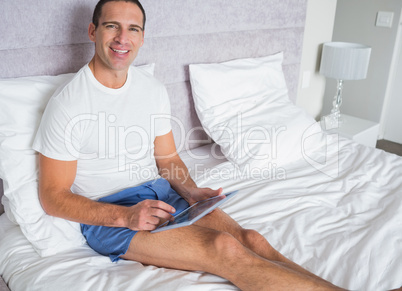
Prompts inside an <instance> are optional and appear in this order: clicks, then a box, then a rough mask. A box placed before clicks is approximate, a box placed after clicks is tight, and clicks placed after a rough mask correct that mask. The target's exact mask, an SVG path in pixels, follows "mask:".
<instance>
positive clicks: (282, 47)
mask: <svg viewBox="0 0 402 291" xmlns="http://www.w3.org/2000/svg"><path fill="white" fill-rule="evenodd" d="M141 2H142V3H143V6H144V8H145V10H146V12H147V18H148V22H147V24H146V33H145V44H144V46H143V47H142V49H141V51H140V54H139V56H138V58H137V60H136V61H135V64H145V63H156V68H155V76H156V77H157V78H158V79H159V80H160V81H162V82H163V83H164V84H165V85H166V87H167V90H168V92H169V95H170V99H171V105H172V114H173V115H174V116H175V117H177V118H178V119H179V120H181V121H182V122H183V124H184V125H185V129H186V133H187V132H188V131H189V130H190V129H191V128H195V127H199V126H200V122H199V120H198V118H197V115H196V113H195V110H194V106H193V101H192V97H191V88H190V84H189V81H188V80H189V75H188V65H189V64H191V63H210V62H221V61H226V60H231V59H237V58H243V57H257V56H266V55H269V54H273V53H276V52H279V51H284V55H285V60H284V72H285V76H286V81H287V83H288V87H289V95H290V98H291V99H292V100H293V101H295V99H296V93H297V84H298V75H299V64H300V60H301V50H302V42H303V32H304V23H305V16H306V5H307V0H247V1H244V0H203V1H200V0H142V1H141ZM96 3H97V0H86V1H82V0H41V1H37V0H35V1H32V0H19V1H14V0H2V1H0V11H1V13H2V17H0V35H1V38H2V41H1V42H0V64H1V66H0V78H14V77H21V76H32V75H57V74H61V73H67V72H75V71H77V70H78V69H79V68H80V67H82V66H83V65H84V64H85V63H87V62H88V61H89V60H90V58H91V57H92V54H93V44H92V43H91V42H90V41H89V39H88V37H87V28H88V24H89V22H90V21H91V16H92V10H93V8H94V6H95V4H96ZM173 130H174V134H175V138H176V142H177V143H179V141H180V140H181V138H184V137H182V136H180V132H179V130H178V126H177V125H175V124H173ZM190 138H191V139H192V140H200V141H199V142H197V143H192V145H191V146H193V147H196V146H199V145H201V144H202V143H203V141H204V142H205V141H206V140H207V138H206V134H205V133H204V132H203V131H201V130H196V131H194V133H193V134H192V135H191V137H190ZM0 195H1V193H0ZM0 211H1V209H0Z"/></svg>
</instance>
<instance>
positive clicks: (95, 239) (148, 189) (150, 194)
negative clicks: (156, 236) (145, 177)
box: [81, 178, 189, 262]
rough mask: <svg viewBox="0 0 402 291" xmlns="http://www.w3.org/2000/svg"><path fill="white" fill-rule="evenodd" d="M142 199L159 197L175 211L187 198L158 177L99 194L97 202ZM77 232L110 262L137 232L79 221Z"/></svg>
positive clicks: (127, 202) (122, 202)
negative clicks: (106, 194)
mask: <svg viewBox="0 0 402 291" xmlns="http://www.w3.org/2000/svg"><path fill="white" fill-rule="evenodd" d="M146 199H152V200H162V201H164V202H166V203H168V204H170V205H171V206H173V207H174V208H175V209H176V213H180V212H181V211H183V210H184V209H186V208H187V207H188V206H189V204H188V203H187V201H186V200H184V199H183V198H182V197H181V196H180V195H179V194H177V192H176V191H174V190H173V189H172V188H171V187H170V184H169V182H168V181H167V180H165V179H162V178H161V179H157V180H154V181H150V182H147V183H145V184H142V185H140V186H137V187H133V188H129V189H125V190H123V191H120V192H117V193H115V194H112V195H110V196H106V197H103V198H101V199H99V201H102V202H106V203H111V204H118V205H123V206H132V205H135V204H137V203H138V202H141V201H143V200H146ZM81 232H82V234H83V235H84V237H85V238H86V240H87V242H88V245H89V246H90V247H91V248H92V249H94V250H95V251H97V252H98V253H100V254H102V255H105V256H109V257H110V259H111V260H112V262H116V261H118V260H119V259H120V256H122V255H124V254H125V253H126V252H127V250H128V247H129V245H130V242H131V240H132V238H133V237H134V235H135V234H136V233H137V231H133V230H131V229H128V228H125V227H107V226H96V225H88V224H81Z"/></svg>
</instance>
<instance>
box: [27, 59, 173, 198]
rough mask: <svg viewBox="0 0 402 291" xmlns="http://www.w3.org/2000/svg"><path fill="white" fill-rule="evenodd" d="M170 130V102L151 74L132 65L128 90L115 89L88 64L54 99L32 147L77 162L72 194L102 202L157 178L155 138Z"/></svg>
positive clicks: (123, 88) (53, 157)
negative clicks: (109, 195)
mask: <svg viewBox="0 0 402 291" xmlns="http://www.w3.org/2000/svg"><path fill="white" fill-rule="evenodd" d="M170 130H171V125H170V103H169V98H168V95H167V92H166V89H165V87H164V86H163V85H162V84H161V83H160V82H159V81H157V80H156V79H155V78H154V77H153V76H152V75H150V74H149V73H147V72H145V71H143V70H141V69H138V68H135V67H130V69H129V71H128V77H127V80H126V82H125V84H124V86H123V87H121V88H119V89H111V88H108V87H105V86H103V85H102V84H101V83H99V82H98V81H97V80H96V78H95V77H94V75H93V74H92V72H91V70H90V68H89V67H88V65H86V66H84V67H83V68H82V69H81V70H80V71H79V72H78V73H77V74H76V75H75V76H74V78H73V79H72V80H71V81H70V82H68V83H67V84H66V85H65V86H62V87H61V88H59V89H58V90H57V91H56V92H55V94H54V95H53V97H52V98H51V99H50V101H49V103H48V105H47V107H46V110H45V112H44V114H43V117H42V121H41V124H40V127H39V130H38V133H37V135H36V138H35V141H34V144H33V148H34V149H35V150H36V151H38V152H40V153H42V154H43V155H44V156H46V157H49V158H52V159H56V160H63V161H74V160H77V174H76V178H75V181H74V184H73V186H72V187H71V190H72V191H73V193H77V194H80V195H84V196H86V197H88V198H91V199H98V198H100V197H103V196H106V195H108V194H111V193H115V192H117V191H119V190H122V189H125V188H128V187H133V186H137V185H139V184H142V183H144V182H146V181H149V180H152V179H155V178H157V177H158V174H157V168H156V163H155V158H154V139H155V137H156V136H160V135H164V134H167V133H169V131H170Z"/></svg>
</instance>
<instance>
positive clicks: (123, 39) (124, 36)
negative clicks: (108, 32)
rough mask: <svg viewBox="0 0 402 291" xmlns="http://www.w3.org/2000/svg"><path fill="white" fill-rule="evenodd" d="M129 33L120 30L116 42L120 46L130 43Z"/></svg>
mask: <svg viewBox="0 0 402 291" xmlns="http://www.w3.org/2000/svg"><path fill="white" fill-rule="evenodd" d="M128 37H129V35H128V31H127V30H126V29H122V28H121V29H119V30H118V32H117V34H116V36H115V38H114V40H115V41H116V42H118V43H120V44H126V43H127V42H128Z"/></svg>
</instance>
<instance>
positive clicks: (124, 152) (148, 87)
mask: <svg viewBox="0 0 402 291" xmlns="http://www.w3.org/2000/svg"><path fill="white" fill-rule="evenodd" d="M144 28H145V12H144V9H143V7H142V6H141V4H140V3H139V2H138V1H135V0H131V1H128V0H125V1H118V0H101V1H99V3H98V4H97V6H96V8H95V11H94V17H93V23H91V24H90V25H89V29H88V34H89V38H90V39H91V40H92V41H93V42H94V43H95V54H94V57H93V58H92V60H91V61H90V62H89V64H87V65H85V66H84V67H83V68H82V69H81V70H80V71H79V72H78V73H77V74H76V75H75V76H74V78H73V79H72V80H71V81H69V82H68V83H67V84H65V85H64V86H63V87H61V88H59V89H58V90H57V91H56V92H55V94H54V96H53V97H52V98H51V100H50V101H49V104H48V106H47V108H46V111H45V113H44V115H43V119H42V122H41V125H40V128H39V130H38V133H37V136H36V139H35V142H34V148H35V149H36V150H37V151H38V152H39V153H40V155H39V164H40V179H39V180H40V181H39V188H40V189H39V195H40V201H41V204H42V207H43V209H44V210H45V211H46V212H47V213H48V214H49V215H53V216H57V217H62V218H64V219H69V220H72V221H76V222H79V223H81V226H82V232H83V234H84V236H85V237H86V239H87V241H88V244H89V245H90V246H91V247H92V248H93V249H94V250H96V251H97V252H99V253H101V254H103V255H107V256H109V257H110V258H111V260H112V261H118V260H119V259H127V260H135V261H138V262H141V263H144V264H152V265H155V266H159V267H167V268H174V269H181V270H193V271H205V272H210V273H213V274H216V275H219V276H222V277H224V278H226V279H228V280H230V281H231V282H233V283H234V284H235V285H237V286H238V287H239V288H241V289H243V290H272V289H273V290H283V289H287V290H289V289H290V290H296V289H302V290H333V289H336V287H335V286H333V285H332V284H330V283H328V282H326V281H324V280H322V279H320V278H318V277H316V276H315V275H313V274H311V273H309V272H308V271H306V270H304V269H303V268H301V267H300V266H298V265H296V264H295V263H293V262H291V261H289V260H288V259H286V258H285V257H283V256H282V255H281V254H280V253H278V252H277V251H276V250H274V249H273V248H272V247H271V245H270V244H269V243H268V241H267V240H266V239H265V238H264V237H263V236H261V235H260V234H259V233H257V232H255V231H253V230H247V229H243V228H242V227H240V226H239V225H238V224H237V223H236V222H235V221H234V220H233V219H231V218H230V217H229V216H228V215H227V214H225V213H224V212H223V211H221V210H219V209H218V210H215V211H213V212H212V213H210V214H209V215H207V216H205V217H204V218H202V219H201V220H199V221H198V222H196V223H195V225H192V226H188V227H183V228H178V229H173V230H168V231H163V232H159V233H154V234H153V233H150V232H149V231H150V230H153V229H155V228H156V227H157V226H158V225H159V224H160V223H161V222H162V221H165V220H167V219H172V213H174V212H176V211H180V210H182V209H184V208H186V207H187V206H188V205H190V204H193V203H195V202H196V201H199V200H203V199H206V198H209V197H212V196H216V195H219V194H221V192H222V189H218V190H212V189H210V188H198V187H197V185H196V184H195V183H194V181H193V180H192V179H191V178H189V175H188V170H187V168H186V166H185V165H184V164H183V162H182V161H181V159H180V158H179V156H178V154H177V152H176V148H175V143H174V140H173V135H172V131H171V126H170V122H168V121H166V120H162V121H161V120H156V122H152V120H153V118H154V117H155V116H161V115H163V116H166V115H169V114H170V105H169V99H168V96H167V93H166V90H165V88H164V86H163V85H162V84H161V83H160V82H158V81H157V80H156V79H154V78H153V76H151V75H150V74H148V73H146V72H144V71H143V70H141V69H139V68H135V67H133V66H131V63H132V62H133V60H134V59H135V58H136V56H137V54H138V51H139V49H140V48H141V46H142V45H143V43H144ZM100 124H102V126H100ZM100 128H102V129H104V130H103V131H102V130H100ZM102 141H104V142H102ZM133 166H135V167H136V168H137V169H141V170H143V171H144V172H146V173H148V175H146V177H145V175H144V176H141V175H137V176H136V178H135V179H133V176H132V175H131V173H130V169H131V168H132V167H133ZM149 173H153V174H154V175H153V179H150V178H149V177H150V175H149ZM158 173H163V174H164V175H163V176H164V178H166V179H162V178H160V177H158ZM151 176H152V175H151Z"/></svg>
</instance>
